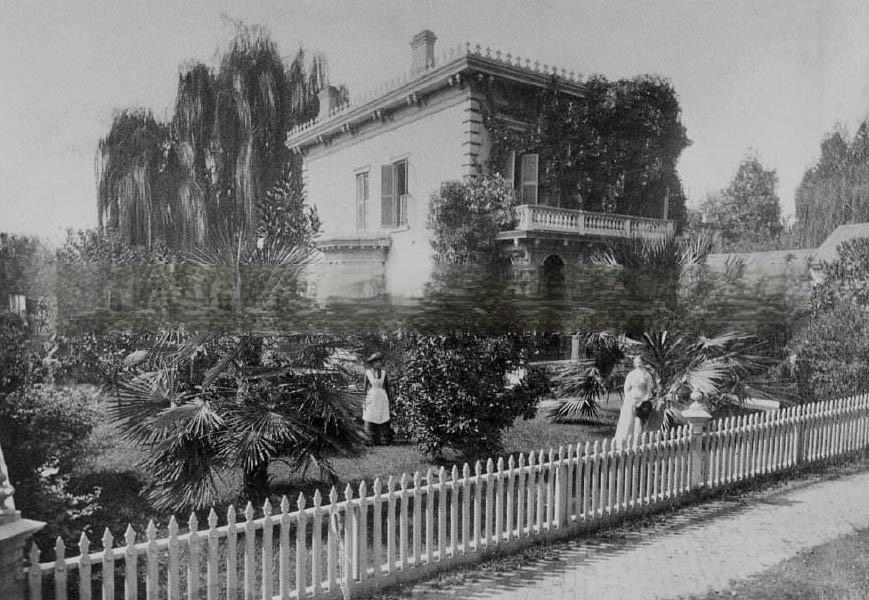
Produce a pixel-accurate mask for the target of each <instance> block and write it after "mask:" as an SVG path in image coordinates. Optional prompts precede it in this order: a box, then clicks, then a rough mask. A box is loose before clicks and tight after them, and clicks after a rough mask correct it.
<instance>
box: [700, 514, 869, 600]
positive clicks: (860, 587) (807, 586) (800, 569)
mask: <svg viewBox="0 0 869 600" xmlns="http://www.w3.org/2000/svg"><path fill="white" fill-rule="evenodd" d="M722 597H729V598H744V599H746V600H748V599H751V600H810V599H811V600H822V599H823V600H827V599H829V600H834V599H835V600H848V599H853V600H857V599H858V598H860V599H862V598H869V529H863V530H860V531H858V532H857V533H854V534H851V535H844V536H840V537H839V538H837V539H835V540H833V541H831V542H827V543H826V544H821V545H820V546H815V547H813V548H807V549H805V550H802V551H801V552H799V553H798V554H797V555H796V556H794V557H792V558H789V559H788V560H785V561H782V562H781V563H779V564H778V565H776V566H774V567H772V568H771V569H768V570H766V571H764V572H763V573H761V574H759V575H755V576H754V577H751V578H750V579H747V580H745V581H740V582H737V583H734V584H731V586H730V587H729V588H728V589H726V590H723V591H721V592H713V593H710V594H708V595H706V596H702V597H699V598H698V599H697V600H700V598H702V600H714V599H716V598H722Z"/></svg>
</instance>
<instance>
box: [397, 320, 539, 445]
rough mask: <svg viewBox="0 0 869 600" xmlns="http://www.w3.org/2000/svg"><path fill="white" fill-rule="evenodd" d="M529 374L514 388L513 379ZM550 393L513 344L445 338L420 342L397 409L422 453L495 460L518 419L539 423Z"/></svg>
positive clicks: (407, 366)
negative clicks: (516, 374) (537, 418)
mask: <svg viewBox="0 0 869 600" xmlns="http://www.w3.org/2000/svg"><path fill="white" fill-rule="evenodd" d="M521 370H524V371H525V373H526V375H525V377H523V378H522V379H521V381H520V382H519V383H518V384H516V385H514V386H513V387H509V386H508V382H507V379H508V378H507V376H508V374H510V373H513V372H517V371H521ZM547 391H548V383H547V380H546V378H545V376H544V375H543V373H542V372H539V371H536V370H529V369H528V365H527V360H526V357H525V354H524V352H522V351H521V350H516V349H515V346H514V344H513V343H512V341H511V340H510V339H509V338H507V337H503V336H502V337H480V336H472V335H441V336H426V337H420V338H417V339H416V340H415V341H414V343H413V344H411V346H410V348H409V350H408V351H407V353H406V355H405V359H404V372H403V373H402V376H401V377H400V378H399V380H398V394H397V396H398V397H397V399H396V410H397V411H398V412H399V413H401V414H402V417H403V418H404V419H405V420H406V421H407V423H408V426H409V428H410V430H411V431H412V433H413V435H414V437H415V439H416V442H417V445H418V446H419V448H420V450H421V451H422V452H424V453H425V454H427V455H428V456H431V457H435V458H438V457H440V456H442V453H443V451H444V449H445V448H451V449H454V450H456V451H458V452H460V453H461V454H463V455H465V456H467V457H473V456H481V455H484V454H486V453H494V452H497V451H498V450H500V449H501V447H502V435H503V432H504V430H505V429H506V428H507V427H509V426H510V425H512V424H513V421H515V420H516V419H517V418H518V417H522V418H525V419H530V418H533V417H534V415H535V413H536V411H537V400H538V398H539V397H540V396H541V395H543V394H544V393H546V392H547Z"/></svg>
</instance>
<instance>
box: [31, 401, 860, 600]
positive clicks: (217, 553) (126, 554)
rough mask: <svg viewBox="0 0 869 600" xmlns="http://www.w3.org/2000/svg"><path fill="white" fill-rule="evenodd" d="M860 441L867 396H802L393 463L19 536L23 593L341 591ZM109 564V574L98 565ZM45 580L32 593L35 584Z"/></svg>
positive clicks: (62, 596)
mask: <svg viewBox="0 0 869 600" xmlns="http://www.w3.org/2000/svg"><path fill="white" fill-rule="evenodd" d="M867 446H869V396H866V395H863V396H857V397H852V398H848V399H843V400H833V401H828V402H824V403H819V404H812V405H804V406H800V407H795V408H788V409H785V410H780V411H778V412H775V413H766V414H760V415H751V416H745V417H739V418H728V419H723V420H719V421H715V422H712V423H709V424H708V426H707V427H706V431H705V433H704V432H697V431H695V432H693V433H692V432H691V431H689V429H688V427H687V426H685V427H680V428H677V429H674V430H672V431H671V432H670V433H669V434H668V435H666V436H662V435H661V434H656V435H654V436H650V435H649V434H644V435H643V437H642V438H641V439H639V440H636V441H635V443H634V444H630V445H625V446H619V445H617V444H614V443H612V442H610V441H606V442H604V443H603V444H600V443H599V442H595V443H594V444H593V445H591V444H588V443H586V444H585V445H584V446H582V447H580V446H568V447H567V448H559V449H558V450H557V451H556V450H549V452H543V451H542V450H541V451H540V452H534V453H531V454H529V455H528V456H527V457H526V456H525V455H522V454H520V455H519V457H518V459H515V458H514V457H513V456H510V457H509V458H508V459H507V460H506V461H505V460H504V459H503V458H499V459H498V460H497V462H493V461H492V460H489V461H488V462H487V463H486V464H485V466H484V465H483V464H481V463H480V462H477V463H476V465H475V468H474V469H473V471H472V470H471V468H470V466H469V465H468V464H465V465H464V467H463V468H462V470H461V471H459V470H458V468H457V467H453V468H452V470H451V472H449V473H447V472H446V471H445V470H444V469H440V470H439V471H438V472H437V473H436V474H435V473H433V472H432V471H431V470H430V471H429V472H428V473H427V474H426V476H425V477H423V476H421V475H420V473H416V474H414V476H413V478H409V477H408V476H407V475H402V476H401V477H400V478H397V479H396V478H394V477H390V478H389V479H388V480H387V482H386V485H385V486H384V485H383V484H382V482H381V481H380V480H379V479H378V480H375V481H374V485H373V490H372V491H373V493H369V489H368V487H367V486H366V484H365V483H364V482H363V483H361V484H360V485H359V487H358V490H354V489H352V488H351V487H350V486H349V485H348V486H347V488H346V489H345V490H344V495H343V498H339V496H338V492H337V490H335V489H334V488H333V489H332V491H331V493H330V494H329V498H328V504H323V498H322V497H321V495H320V493H319V492H317V493H316V494H315V495H314V497H313V503H312V505H310V506H309V505H308V502H307V500H306V498H305V497H304V496H302V495H300V496H299V498H298V500H297V502H296V510H294V511H292V512H291V511H290V503H289V502H288V501H287V498H286V497H284V498H283V500H282V501H281V503H280V506H279V510H278V512H277V514H273V510H272V506H271V505H270V504H269V503H268V502H266V504H265V505H264V506H263V508H262V516H260V517H259V518H255V516H256V515H255V514H254V509H253V507H252V506H251V505H250V504H248V505H247V507H246V509H245V511H244V521H243V522H236V510H235V508H233V507H230V508H229V510H228V512H227V515H226V523H225V524H224V525H221V526H218V516H217V514H216V513H215V512H214V511H213V510H212V511H211V513H210V514H209V516H208V528H207V529H204V530H200V529H199V524H198V522H197V520H196V516H195V515H191V517H190V519H189V520H188V523H187V529H188V532H187V533H184V534H181V533H179V527H178V523H177V521H176V519H175V518H174V517H173V518H172V519H171V520H170V521H169V525H168V537H164V538H158V537H157V528H156V526H155V525H154V523H153V522H152V523H149V525H148V527H147V529H146V530H145V532H144V534H145V540H144V541H138V536H137V534H136V532H135V531H134V530H133V528H132V527H128V528H127V531H126V534H125V537H124V545H121V546H117V547H116V546H115V545H114V539H113V538H112V535H111V533H110V532H109V531H108V530H106V532H105V534H104V535H103V538H102V547H103V548H104V550H102V551H99V552H94V553H92V552H91V551H90V541H89V540H88V538H87V537H86V536H85V535H82V537H81V541H80V543H79V549H80V554H79V556H76V557H66V556H65V553H64V545H63V542H62V540H60V539H58V540H57V544H56V546H55V554H56V559H55V560H54V561H52V562H46V563H41V564H40V563H39V556H40V551H39V550H38V549H37V548H36V546H35V545H34V546H32V548H31V552H30V557H29V558H30V565H31V566H30V567H29V568H28V569H27V572H26V575H27V577H28V582H29V594H30V598H31V599H32V600H42V598H43V597H46V598H47V597H54V598H56V599H58V600H67V598H75V597H77V598H79V599H81V600H90V599H91V598H102V599H103V600H108V599H113V598H116V597H121V594H122V597H123V598H125V599H126V600H133V599H136V598H140V597H141V598H146V599H148V600H152V599H158V598H160V599H163V598H167V599H169V600H176V599H181V598H187V599H188V600H192V599H198V598H207V599H208V600H217V599H226V600H234V599H236V598H244V599H245V600H247V599H252V598H263V599H265V600H270V599H272V598H282V599H287V598H341V597H343V598H348V597H350V596H352V595H354V594H356V593H365V592H370V591H373V590H376V589H379V588H383V587H386V586H388V585H392V584H395V583H397V582H399V581H407V580H412V579H418V578H420V577H424V576H426V575H430V574H431V573H432V572H434V571H436V570H440V569H443V568H447V567H449V566H450V565H454V564H459V563H462V562H468V561H474V560H479V559H480V558H481V557H482V556H484V555H486V554H489V553H491V552H493V551H510V550H512V549H514V548H518V547H520V546H522V545H525V544H527V543H531V542H533V541H536V540H538V539H540V538H546V537H562V536H566V535H573V534H575V533H576V532H577V531H581V530H583V529H586V530H591V529H594V528H597V527H600V526H601V525H602V524H605V523H612V522H614V521H618V520H620V519H623V518H625V517H626V516H629V515H634V514H638V513H644V512H649V511H653V510H657V509H658V508H659V507H662V506H665V505H667V504H673V503H679V502H682V501H683V500H684V499H686V498H688V497H689V496H690V497H696V495H697V493H699V492H703V491H712V490H715V489H718V488H721V487H723V486H728V485H731V484H734V483H736V482H739V481H743V480H746V479H750V478H753V477H756V476H760V475H764V474H768V473H773V472H777V471H781V470H784V469H789V468H792V467H794V466H796V465H798V464H803V463H807V462H813V461H818V460H823V459H827V458H831V457H836V456H842V455H845V454H848V453H852V452H856V451H859V450H863V449H865V448H866V447H867ZM106 575H108V576H106ZM44 593H45V595H43V594H44Z"/></svg>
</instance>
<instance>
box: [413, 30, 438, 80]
mask: <svg viewBox="0 0 869 600" xmlns="http://www.w3.org/2000/svg"><path fill="white" fill-rule="evenodd" d="M437 39H438V38H437V36H436V35H435V34H434V32H433V31H432V30H430V29H423V30H422V31H420V32H419V33H417V34H416V35H415V36H413V39H412V40H411V41H410V50H411V57H412V60H411V63H410V70H411V72H412V73H419V72H420V71H425V70H426V69H427V68H429V67H432V66H434V62H435V55H434V45H435V41H436V40H437Z"/></svg>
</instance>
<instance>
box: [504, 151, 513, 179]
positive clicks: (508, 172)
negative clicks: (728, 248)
mask: <svg viewBox="0 0 869 600" xmlns="http://www.w3.org/2000/svg"><path fill="white" fill-rule="evenodd" d="M503 175H504V179H505V180H506V181H507V183H509V184H510V187H511V188H515V187H516V153H515V152H508V153H507V159H506V160H505V161H504V172H503Z"/></svg>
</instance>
